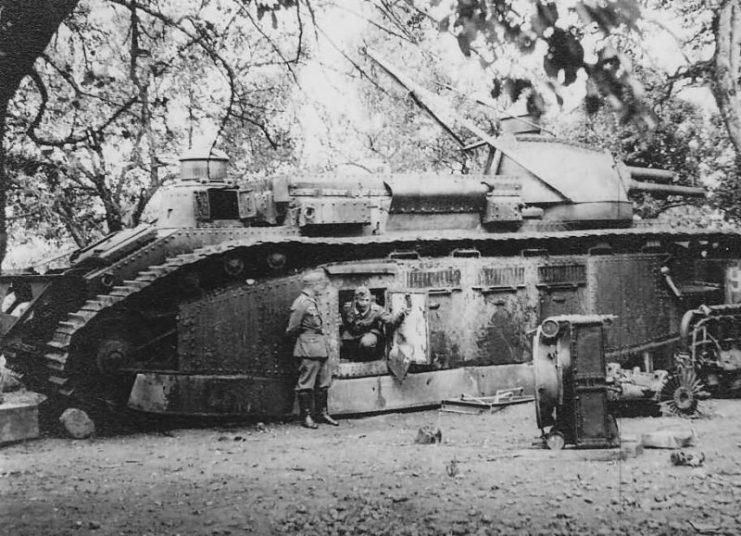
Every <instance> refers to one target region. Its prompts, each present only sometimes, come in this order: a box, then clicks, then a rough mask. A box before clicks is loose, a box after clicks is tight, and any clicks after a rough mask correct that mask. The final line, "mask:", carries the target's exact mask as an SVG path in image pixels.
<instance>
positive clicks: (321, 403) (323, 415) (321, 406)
mask: <svg viewBox="0 0 741 536" xmlns="http://www.w3.org/2000/svg"><path fill="white" fill-rule="evenodd" d="M315 394H316V397H315V400H316V420H317V422H323V423H325V424H331V425H332V426H339V425H340V423H338V422H337V421H335V420H334V419H333V418H332V417H330V416H329V411H327V395H328V394H329V393H328V390H327V389H317V390H316V391H315Z"/></svg>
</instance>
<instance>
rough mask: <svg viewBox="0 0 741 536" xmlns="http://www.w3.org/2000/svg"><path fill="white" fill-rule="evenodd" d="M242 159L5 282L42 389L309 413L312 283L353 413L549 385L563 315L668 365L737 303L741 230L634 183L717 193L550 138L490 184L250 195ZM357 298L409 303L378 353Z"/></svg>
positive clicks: (421, 178)
mask: <svg viewBox="0 0 741 536" xmlns="http://www.w3.org/2000/svg"><path fill="white" fill-rule="evenodd" d="M227 162H228V159H227V157H226V155H224V154H221V153H215V152H211V153H206V154H191V155H190V156H186V157H184V158H183V159H182V166H181V176H180V178H179V180H178V181H177V182H175V183H173V184H170V185H168V186H165V187H163V188H162V189H161V190H160V191H158V192H157V193H156V194H155V196H154V197H153V199H152V201H151V203H150V204H149V206H148V207H147V209H146V211H145V213H144V217H143V221H146V222H147V223H144V224H142V225H139V226H138V227H136V228H134V229H129V230H126V231H122V232H119V233H115V234H112V235H109V236H106V237H105V238H104V239H102V240H100V241H99V242H97V243H95V244H92V245H90V246H89V247H86V248H84V249H82V250H79V251H77V252H76V253H75V254H74V255H73V256H72V258H71V259H70V263H69V266H68V267H66V268H64V269H59V270H51V271H49V272H47V273H44V274H35V273H25V274H13V275H10V274H8V275H4V276H3V277H2V278H1V280H0V283H2V289H3V291H4V292H5V300H4V302H3V303H4V306H3V312H2V318H1V320H2V339H1V342H0V343H1V345H2V352H3V353H4V355H5V357H6V359H7V363H8V366H9V367H10V368H11V369H12V370H14V371H15V372H16V373H17V374H18V375H20V376H22V379H23V381H25V382H26V383H27V385H28V386H29V387H31V388H33V389H36V390H40V391H43V392H45V393H47V394H51V395H60V396H62V397H66V398H68V399H69V400H70V401H71V402H72V403H74V402H76V401H77V402H80V401H87V402H90V401H93V402H95V401H102V402H116V401H121V400H123V401H125V402H127V403H128V405H129V406H130V407H132V408H134V409H138V410H141V411H145V412H153V413H160V414H179V415H285V414H289V413H291V411H292V409H293V405H294V391H293V387H294V381H295V378H296V369H297V363H295V362H294V360H293V358H292V356H291V353H292V352H291V348H292V347H291V341H288V340H286V338H285V335H284V331H285V328H286V322H287V318H288V311H289V307H290V305H291V302H292V301H293V299H294V298H295V297H296V296H297V294H298V293H299V291H300V289H301V278H302V274H303V273H305V272H306V271H308V270H312V271H313V270H317V269H318V270H320V271H321V272H322V273H323V274H324V277H326V280H327V283H328V285H327V286H326V290H324V291H323V292H322V293H321V294H320V295H319V296H318V302H319V304H320V307H321V309H322V313H323V317H324V318H325V322H326V330H327V331H326V336H327V341H328V346H329V352H330V357H329V359H330V363H331V367H332V371H333V375H334V383H333V386H332V388H331V390H330V404H331V407H332V409H333V411H334V412H336V413H339V414H359V413H365V412H375V411H383V410H394V409H401V408H409V407H420V406H429V405H432V404H436V403H439V402H440V400H442V399H445V398H449V397H455V396H459V395H460V394H468V395H472V396H489V395H492V394H494V393H495V391H496V390H497V389H503V388H511V387H518V386H524V387H525V388H526V389H527V390H528V391H532V388H533V378H532V366H531V364H530V363H529V361H530V357H529V350H528V340H529V338H528V335H527V333H528V332H529V331H532V330H533V329H535V328H536V327H537V326H538V325H539V323H540V322H541V321H542V319H545V318H548V317H551V316H557V315H574V314H582V315H614V316H615V317H616V318H615V320H614V323H613V325H612V328H611V329H610V330H609V332H608V334H607V335H606V340H605V349H606V352H607V358H608V359H610V360H612V361H618V362H625V361H629V360H638V361H640V362H643V361H644V360H645V361H650V360H651V359H656V360H668V359H671V356H672V354H673V353H674V346H675V345H676V342H677V340H678V336H679V332H680V327H681V326H680V324H681V319H682V317H683V314H684V312H685V311H686V310H690V309H694V308H697V307H699V306H700V305H707V306H712V305H716V304H721V303H724V302H727V301H737V297H738V296H737V295H736V294H734V293H733V292H732V290H733V289H735V288H736V286H737V285H738V280H737V279H738V276H737V274H738V273H739V272H738V266H739V257H740V256H741V255H739V252H741V237H739V235H738V234H735V233H731V232H722V231H712V230H707V229H694V230H693V229H685V230H682V229H669V228H667V227H663V226H654V225H652V224H651V223H648V222H645V221H642V222H636V221H635V220H634V218H633V213H632V209H631V207H632V205H631V200H630V197H629V194H630V193H631V192H634V191H652V192H653V193H655V194H665V195H690V196H697V195H702V192H701V190H699V189H695V188H686V187H685V188H682V187H677V186H672V185H668V184H660V183H658V182H651V183H649V182H645V181H646V180H648V179H653V180H654V181H656V180H664V179H667V178H670V177H671V174H669V173H667V172H662V171H656V170H648V169H638V168H631V167H627V166H625V165H623V164H622V163H620V162H617V161H615V160H614V159H613V157H612V156H611V155H609V154H607V153H604V152H601V151H595V150H592V149H589V148H586V147H583V146H577V145H573V144H569V143H565V142H561V141H557V140H554V139H552V138H546V137H543V136H541V135H539V134H537V133H532V132H531V133H529V134H522V133H519V134H517V133H515V134H511V135H510V138H509V141H508V142H507V146H506V151H505V152H503V151H500V150H497V151H493V154H492V158H491V159H490V162H489V169H488V171H489V173H488V174H482V175H466V176H454V175H445V176H443V175H424V174H420V175H414V176H410V175H403V176H399V175H364V176H300V175H296V176H285V177H277V178H274V179H271V180H258V181H251V182H248V183H246V184H242V185H237V184H235V183H232V182H229V181H228V180H227V178H226V177H227V174H226V167H227ZM359 285H365V286H367V287H369V288H370V289H371V292H372V294H373V296H374V298H375V300H376V302H377V303H378V304H380V305H382V306H383V307H385V308H387V309H392V310H393V309H396V308H398V307H401V306H402V305H403V306H405V307H406V308H407V309H409V314H408V315H407V317H406V319H405V321H404V323H403V324H402V325H401V326H399V327H398V328H397V329H396V330H395V331H394V332H393V333H387V334H386V337H385V341H384V344H383V345H382V346H383V347H382V348H381V349H380V350H379V352H378V354H377V355H372V356H368V355H362V356H361V355H358V354H357V353H356V352H354V351H353V348H352V347H348V346H347V345H346V344H345V343H344V342H343V338H342V320H341V311H342V307H343V304H344V303H345V302H347V301H349V300H351V299H352V295H353V290H354V289H355V288H356V287H357V286H359ZM657 364H658V363H657Z"/></svg>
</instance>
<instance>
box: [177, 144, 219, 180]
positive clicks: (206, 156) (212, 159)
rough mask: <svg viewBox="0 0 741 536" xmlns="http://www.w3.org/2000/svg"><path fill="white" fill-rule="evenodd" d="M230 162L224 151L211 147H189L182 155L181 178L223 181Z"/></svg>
mask: <svg viewBox="0 0 741 536" xmlns="http://www.w3.org/2000/svg"><path fill="white" fill-rule="evenodd" d="M228 164H229V157H228V156H227V155H226V153H225V152H224V151H219V150H218V149H212V148H210V147H205V148H196V149H189V150H188V151H187V152H186V153H185V154H183V156H181V157H180V180H181V181H196V182H201V183H204V182H221V183H223V182H225V181H226V168H227V165H228Z"/></svg>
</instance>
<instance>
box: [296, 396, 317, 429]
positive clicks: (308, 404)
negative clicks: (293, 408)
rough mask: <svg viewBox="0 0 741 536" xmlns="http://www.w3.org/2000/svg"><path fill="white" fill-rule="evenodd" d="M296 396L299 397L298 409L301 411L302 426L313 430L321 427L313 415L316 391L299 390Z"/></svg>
mask: <svg viewBox="0 0 741 536" xmlns="http://www.w3.org/2000/svg"><path fill="white" fill-rule="evenodd" d="M296 396H297V397H298V409H299V411H300V413H301V426H303V427H304V428H311V429H312V430H314V429H316V428H319V426H318V425H317V423H315V422H314V419H313V418H312V417H311V415H312V414H313V413H314V391H309V390H304V391H297V392H296Z"/></svg>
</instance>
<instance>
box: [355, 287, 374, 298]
mask: <svg viewBox="0 0 741 536" xmlns="http://www.w3.org/2000/svg"><path fill="white" fill-rule="evenodd" d="M370 295H371V293H370V290H368V287H358V288H356V289H355V297H356V298H370Z"/></svg>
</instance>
